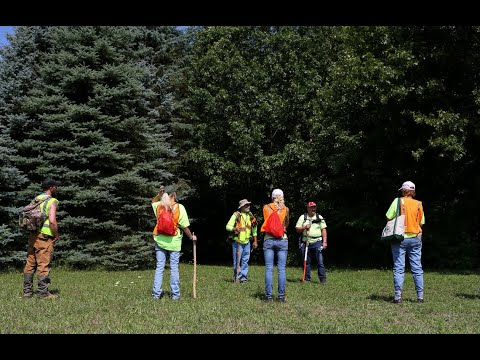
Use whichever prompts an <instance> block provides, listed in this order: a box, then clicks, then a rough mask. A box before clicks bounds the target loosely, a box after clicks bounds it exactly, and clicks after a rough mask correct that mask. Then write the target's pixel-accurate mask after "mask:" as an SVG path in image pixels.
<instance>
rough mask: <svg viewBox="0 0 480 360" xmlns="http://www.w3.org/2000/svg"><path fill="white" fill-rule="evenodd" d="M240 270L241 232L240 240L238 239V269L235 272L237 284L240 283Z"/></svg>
mask: <svg viewBox="0 0 480 360" xmlns="http://www.w3.org/2000/svg"><path fill="white" fill-rule="evenodd" d="M239 272H240V234H238V241H237V271H236V274H235V284H238V283H239V280H238V273H239Z"/></svg>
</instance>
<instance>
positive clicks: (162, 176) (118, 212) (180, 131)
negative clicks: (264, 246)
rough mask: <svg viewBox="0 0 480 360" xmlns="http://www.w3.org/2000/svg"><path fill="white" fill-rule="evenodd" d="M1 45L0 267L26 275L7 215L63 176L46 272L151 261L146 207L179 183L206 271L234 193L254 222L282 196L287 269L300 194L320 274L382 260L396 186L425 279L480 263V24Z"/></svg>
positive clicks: (19, 40)
mask: <svg viewBox="0 0 480 360" xmlns="http://www.w3.org/2000/svg"><path fill="white" fill-rule="evenodd" d="M9 43H10V44H9V45H6V46H3V47H0V224H1V225H0V268H3V269H6V268H21V267H22V265H23V262H24V258H25V254H26V252H25V251H26V235H25V234H24V233H22V232H20V230H19V228H18V225H17V222H18V213H19V210H20V208H21V207H23V206H25V205H26V204H27V203H28V202H30V200H31V199H32V197H33V196H35V195H37V194H38V193H39V192H40V190H41V189H40V183H41V181H42V179H43V178H45V177H47V176H51V177H53V178H55V179H57V180H60V181H61V182H62V186H61V187H60V189H59V196H58V198H59V200H60V207H59V212H58V221H59V228H60V241H59V242H58V243H57V245H56V248H55V263H56V265H64V266H68V267H73V268H77V269H86V268H91V267H103V268H106V269H111V270H115V269H141V268H148V267H153V266H154V265H153V264H154V253H153V242H152V238H151V231H152V229H153V226H154V223H155V219H154V216H153V212H152V209H151V206H150V201H151V199H152V197H153V196H155V195H156V193H157V191H158V188H159V186H160V184H165V185H168V184H175V185H176V186H177V188H178V189H179V191H178V194H179V199H180V201H181V202H182V203H183V204H184V205H185V207H186V209H187V212H188V214H189V217H190V219H191V229H192V230H193V231H194V232H195V234H196V235H197V236H198V239H199V240H198V243H197V257H198V262H199V263H201V264H213V263H230V261H231V259H230V256H231V255H230V248H229V246H228V244H227V242H226V241H225V239H226V237H227V235H228V234H227V233H226V230H225V225H226V223H227V221H228V219H229V218H230V216H231V214H232V213H233V212H234V211H235V210H236V208H237V206H238V201H239V200H240V199H243V198H247V199H249V200H250V201H252V210H253V212H254V213H255V214H256V215H257V217H259V218H260V221H262V219H261V217H262V211H261V209H262V206H263V204H265V203H267V202H269V200H270V194H271V191H272V190H273V189H274V188H281V189H282V190H283V191H284V193H285V200H286V203H287V205H288V206H289V208H290V210H291V218H290V227H289V238H290V240H291V242H290V246H289V262H290V264H296V263H297V262H298V247H297V236H296V233H295V231H294V226H295V223H296V221H297V219H298V217H299V216H301V215H302V214H303V213H304V212H305V204H306V202H307V201H311V200H313V201H315V202H316V203H317V204H318V209H319V213H320V214H321V215H323V216H324V217H325V218H326V221H327V225H328V241H329V248H328V250H326V253H325V262H326V265H327V267H331V266H339V267H340V266H342V267H343V266H351V267H385V266H391V261H392V260H391V255H390V251H389V247H388V246H387V245H386V244H383V243H381V242H380V240H379V235H380V233H381V230H382V228H383V226H384V224H385V213H386V211H387V208H388V206H389V205H390V203H391V201H392V200H393V199H394V198H395V197H396V196H398V194H399V193H398V191H397V189H398V188H399V187H400V185H401V184H402V182H404V181H406V180H411V181H413V182H414V183H415V184H416V186H417V198H418V199H419V200H422V201H423V204H424V209H425V216H426V224H425V226H424V236H423V241H424V245H423V263H424V266H425V268H426V269H459V270H475V269H478V268H480V241H479V240H480V236H479V235H480V219H479V210H480V206H479V203H480V196H479V195H480V172H479V171H478V170H479V151H480V146H479V145H478V143H479V140H480V122H479V116H480V115H479V112H480V27H473V26H412V27H408V26H407V27H398V26H388V27H382V26H369V27H359V26H332V27H329V26H313V27H311V26H295V27H293V26H286V27H276V26H248V27H247V26H242V27H234V26H226V27H188V28H187V29H186V30H179V29H177V28H176V27H166V26H161V27H159V26H142V27H119V26H115V27H108V26H103V27H102V26H95V27H87V26H86V27H74V26H71V27H65V26H62V27H55V26H51V27H41V26H40V27H38V26H20V27H15V31H14V34H13V35H11V36H10V37H9ZM475 144H477V145H475ZM260 238H261V237H260ZM182 251H183V253H184V254H183V256H182V261H191V259H192V255H191V252H192V245H191V243H190V242H189V241H188V240H187V239H186V238H185V239H184V242H183V249H182ZM252 262H253V263H263V255H262V252H261V250H256V251H254V252H253V253H252Z"/></svg>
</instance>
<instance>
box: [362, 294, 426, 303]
mask: <svg viewBox="0 0 480 360" xmlns="http://www.w3.org/2000/svg"><path fill="white" fill-rule="evenodd" d="M367 299H368V300H372V301H384V302H389V303H393V300H394V297H393V296H387V295H378V294H373V295H370V296H369V297H367ZM416 302H417V299H405V298H403V299H402V303H416Z"/></svg>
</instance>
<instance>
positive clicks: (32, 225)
mask: <svg viewBox="0 0 480 360" xmlns="http://www.w3.org/2000/svg"><path fill="white" fill-rule="evenodd" d="M50 198H51V196H50V195H48V196H47V197H45V198H43V199H38V198H37V197H35V199H33V200H32V202H31V203H30V204H28V205H27V206H25V207H24V208H23V209H22V211H20V215H19V217H18V223H19V225H20V228H22V229H25V230H30V231H39V230H40V229H41V228H42V227H43V224H44V223H45V221H46V220H47V207H46V206H45V211H41V210H40V204H41V203H43V202H44V201H47V200H48V199H50Z"/></svg>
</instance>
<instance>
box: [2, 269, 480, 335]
mask: <svg viewBox="0 0 480 360" xmlns="http://www.w3.org/2000/svg"><path fill="white" fill-rule="evenodd" d="M276 270H277V269H276V267H275V276H274V294H275V295H276V284H277V277H276ZM197 274H198V281H197V299H196V300H194V299H193V296H192V276H193V266H192V265H191V264H180V278H181V292H182V298H181V300H180V301H173V300H171V299H170V298H169V297H168V294H167V296H165V297H163V298H162V299H160V300H153V299H151V298H150V293H151V288H152V283H153V275H154V269H151V270H148V271H125V272H107V271H71V270H65V269H58V268H53V269H52V272H51V279H52V285H51V287H50V290H51V291H52V292H53V293H56V294H58V295H59V298H57V299H52V300H41V299H37V298H32V299H23V298H22V282H23V275H22V273H21V272H4V273H0V283H1V286H0V314H1V317H0V319H1V323H0V333H2V334H7V333H17V334H18V333H20V334H27V333H28V334H30V333H35V334H46V333H53V334H64V333H68V334H78V333H81V334H92V333H93V334H105V333H114V334H125V333H128V334H150V333H159V334H165V333H174V334H197V333H202V334H252V333H259V334H270V333H273V334H292V333H300V334H307V333H317V334H325V333H328V334H337V333H341V334H345V333H348V334H358V333H362V334H377V333H407V334H421V333H434V334H439V333H440V334H454V333H455V334H457V333H460V334H467V333H468V334H478V333H480V275H477V274H454V273H437V272H426V273H425V275H424V276H425V303H423V304H419V303H416V302H415V300H416V296H415V291H414V286H413V281H412V277H411V274H410V272H407V273H406V274H405V284H404V293H403V299H404V302H403V303H402V304H393V303H392V299H393V297H392V295H393V285H392V271H391V270H358V271H357V270H351V269H328V268H327V277H328V285H327V286H322V285H320V284H319V282H318V278H316V277H315V276H314V274H315V273H314V274H312V282H311V283H306V284H302V283H301V281H300V279H301V275H302V270H301V268H300V267H298V268H293V267H290V268H287V303H279V302H278V301H275V302H274V303H266V302H264V301H263V297H264V267H263V266H250V274H249V282H248V283H244V284H238V285H236V284H234V283H232V282H231V277H232V270H231V268H230V267H228V266H207V265H205V266H203V265H199V266H197ZM169 279H170V271H169V269H168V267H167V269H166V272H165V276H164V282H163V289H164V291H166V292H169V290H170V289H169ZM35 283H36V280H35ZM39 309H41V311H39Z"/></svg>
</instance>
